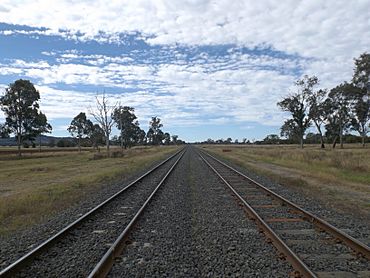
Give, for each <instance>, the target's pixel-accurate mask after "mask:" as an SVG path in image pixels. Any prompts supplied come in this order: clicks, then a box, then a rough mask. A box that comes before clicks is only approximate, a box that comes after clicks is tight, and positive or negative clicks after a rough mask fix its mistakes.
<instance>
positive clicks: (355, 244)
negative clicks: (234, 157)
mask: <svg viewBox="0 0 370 278" xmlns="http://www.w3.org/2000/svg"><path fill="white" fill-rule="evenodd" d="M203 153H205V154H206V155H208V156H209V157H211V158H212V159H214V160H215V161H217V162H219V163H220V164H222V165H223V166H225V167H227V168H228V169H230V170H232V171H233V172H235V173H237V174H238V175H240V176H242V177H243V178H245V179H247V180H248V181H250V182H251V183H253V184H255V185H256V186H258V187H259V188H260V189H262V190H264V191H265V192H267V193H268V194H269V195H270V196H271V197H273V198H275V199H276V200H278V201H280V202H283V203H284V204H286V205H288V206H290V207H291V208H293V209H295V210H297V211H299V212H300V213H301V214H302V215H304V217H305V218H306V219H308V221H310V222H311V223H313V224H315V225H317V226H318V227H319V228H321V229H323V230H324V231H326V232H327V233H329V234H331V235H332V236H333V237H335V238H336V239H338V240H340V241H342V242H343V243H344V244H346V245H347V246H348V247H350V248H351V249H352V250H353V251H355V252H356V253H357V254H359V255H361V256H363V257H365V258H367V259H368V260H370V248H369V247H368V246H367V245H365V244H364V243H362V242H360V241H359V240H357V239H355V238H353V237H351V236H350V235H348V234H346V233H345V232H343V231H341V230H339V229H337V228H335V227H334V226H333V225H331V224H329V223H328V222H326V221H325V220H323V219H321V218H319V217H317V216H315V215H313V214H312V213H310V212H308V211H307V210H305V209H302V208H300V207H299V206H298V205H296V204H294V203H293V202H291V201H289V200H287V199H286V198H284V197H282V196H280V195H279V194H277V193H275V192H273V191H271V190H270V189H268V188H266V187H265V186H263V185H262V184H260V183H258V182H257V181H255V180H253V179H251V178H250V177H248V176H246V175H244V174H243V173H241V172H240V171H238V170H236V169H234V168H233V167H231V166H229V165H227V164H226V163H224V162H222V161H220V160H219V159H217V158H216V157H214V156H212V155H211V154H209V153H206V152H203Z"/></svg>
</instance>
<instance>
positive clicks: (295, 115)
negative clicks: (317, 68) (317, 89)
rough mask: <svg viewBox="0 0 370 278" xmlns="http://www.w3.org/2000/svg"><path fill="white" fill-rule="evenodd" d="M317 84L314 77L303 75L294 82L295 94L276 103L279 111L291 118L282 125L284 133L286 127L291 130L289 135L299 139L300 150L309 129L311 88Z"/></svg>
mask: <svg viewBox="0 0 370 278" xmlns="http://www.w3.org/2000/svg"><path fill="white" fill-rule="evenodd" d="M317 83H318V79H317V77H316V76H312V77H309V76H307V75H305V76H304V77H303V78H302V79H299V80H297V81H296V82H295V85H296V87H297V92H296V93H294V94H292V95H290V96H288V97H286V98H284V99H283V100H282V101H280V102H278V103H277V105H278V106H280V108H281V110H283V111H286V112H289V113H290V114H291V116H292V118H291V119H288V120H286V121H285V123H284V125H283V127H284V131H285V132H287V130H286V128H287V127H289V128H291V129H292V130H291V131H290V133H291V134H294V135H296V136H297V137H298V138H299V145H300V147H301V148H303V137H304V134H305V132H306V130H307V129H308V128H309V127H310V117H309V106H310V103H309V98H310V95H311V94H312V90H313V87H314V86H315V85H316V84H317Z"/></svg>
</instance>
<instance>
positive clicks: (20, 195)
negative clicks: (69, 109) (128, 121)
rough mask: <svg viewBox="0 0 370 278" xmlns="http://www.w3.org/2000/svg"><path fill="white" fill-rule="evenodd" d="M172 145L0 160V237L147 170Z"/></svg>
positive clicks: (166, 152)
mask: <svg viewBox="0 0 370 278" xmlns="http://www.w3.org/2000/svg"><path fill="white" fill-rule="evenodd" d="M175 149H177V147H152V148H149V147H148V148H133V149H131V150H127V151H124V152H123V155H121V154H118V152H121V151H117V150H114V151H115V152H117V154H116V155H115V158H106V156H105V155H104V153H103V155H102V157H99V159H94V153H92V152H87V151H86V152H82V153H81V154H79V153H76V152H69V151H60V152H54V153H50V152H43V153H41V154H36V153H35V154H32V155H31V154H28V155H27V156H26V158H23V159H16V158H15V157H14V155H13V154H12V155H11V156H10V157H9V155H4V154H3V155H2V156H0V234H3V235H4V234H7V233H9V232H11V231H14V230H17V229H21V228H25V227H27V226H29V225H32V224H34V223H36V222H39V221H41V220H42V219H43V218H45V217H49V216H50V215H51V214H53V213H56V212H57V211H60V210H63V209H65V208H67V207H69V206H71V205H72V204H73V203H74V202H76V201H79V200H81V199H82V198H83V197H84V195H85V194H87V193H90V192H93V191H94V190H98V189H99V188H101V187H102V186H104V185H105V184H107V183H109V182H113V181H118V180H119V179H121V178H123V177H125V176H128V175H130V174H132V173H134V172H136V171H138V170H140V169H143V168H146V167H148V166H149V165H150V164H151V163H153V162H154V161H156V160H160V159H162V158H163V157H164V156H166V155H168V154H169V153H171V152H174V151H175ZM0 152H1V151H0Z"/></svg>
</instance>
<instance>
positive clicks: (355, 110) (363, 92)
mask: <svg viewBox="0 0 370 278" xmlns="http://www.w3.org/2000/svg"><path fill="white" fill-rule="evenodd" d="M352 82H353V85H354V86H355V87H356V88H357V90H354V91H353V94H352V95H351V97H350V98H351V99H352V105H351V108H352V119H351V125H352V129H353V130H356V131H357V132H358V133H359V134H360V136H361V138H362V146H363V147H365V137H366V134H367V133H368V132H369V128H370V123H369V121H370V54H368V53H363V54H361V55H360V57H359V58H358V59H355V69H354V75H353V78H352Z"/></svg>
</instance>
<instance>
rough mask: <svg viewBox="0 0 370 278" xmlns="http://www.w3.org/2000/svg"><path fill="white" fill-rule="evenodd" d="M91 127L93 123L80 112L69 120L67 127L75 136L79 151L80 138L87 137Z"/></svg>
mask: <svg viewBox="0 0 370 278" xmlns="http://www.w3.org/2000/svg"><path fill="white" fill-rule="evenodd" d="M92 129H93V123H92V122H91V121H90V120H89V119H87V117H86V114H85V113H84V112H81V113H80V114H78V115H77V116H76V117H74V118H73V120H72V121H71V124H70V126H69V127H68V129H67V130H68V131H69V133H71V135H72V136H73V137H76V138H77V145H78V150H79V152H81V139H82V138H86V137H88V136H89V135H90V134H91V132H92Z"/></svg>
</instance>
